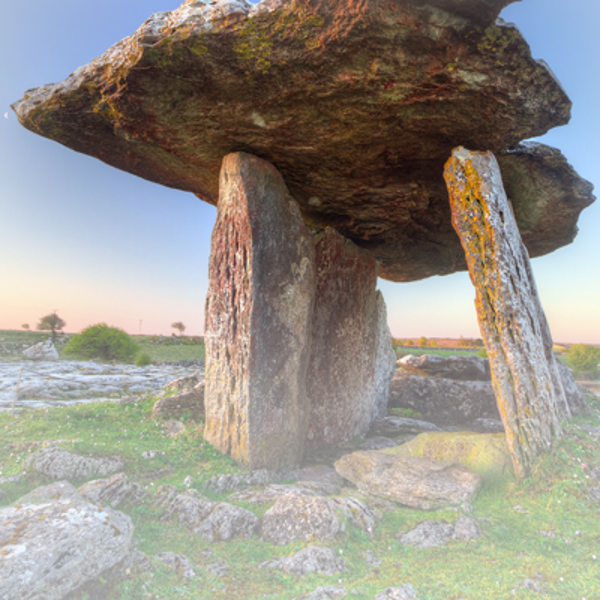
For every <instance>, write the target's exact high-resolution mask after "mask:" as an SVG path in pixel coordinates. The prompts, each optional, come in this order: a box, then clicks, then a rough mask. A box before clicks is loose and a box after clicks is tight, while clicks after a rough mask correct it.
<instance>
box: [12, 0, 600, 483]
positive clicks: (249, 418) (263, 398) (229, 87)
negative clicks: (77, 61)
mask: <svg viewBox="0 0 600 600" xmlns="http://www.w3.org/2000/svg"><path fill="white" fill-rule="evenodd" d="M510 3H511V0H483V1H481V2H477V3H467V2H464V0H431V2H428V3H427V4H426V5H423V4H422V3H419V2H414V1H413V0H399V1H397V2H391V3H390V2H384V1H383V0H371V1H369V2H356V1H354V0H350V1H344V2H342V1H340V0H331V1H330V2H327V3H317V4H315V3H312V2H309V1H308V0H289V1H283V0H263V1H262V2H260V3H259V4H256V5H251V4H249V3H247V2H246V1H245V0H231V1H224V0H216V1H215V0H210V1H209V0H188V1H187V2H184V4H182V5H181V7H179V8H178V9H176V10H174V11H171V12H161V13H155V14H154V15H152V16H151V17H150V19H148V21H146V22H145V23H144V24H143V25H142V26H141V27H140V28H139V29H138V30H137V31H136V32H135V33H134V34H133V35H131V36H130V37H128V38H126V39H124V40H122V41H120V42H118V43H117V44H115V45H114V46H112V47H111V48H110V49H109V50H107V52H105V53H104V54H103V55H102V56H100V57H98V58H97V59H95V60H94V61H92V62H91V63H90V64H88V65H86V66H83V67H81V68H79V69H77V70H76V71H75V72H74V73H72V74H71V75H70V76H69V77H68V78H67V79H65V80H64V81H63V82H60V83H58V84H53V85H45V86H42V87H40V88H37V89H35V90H29V91H28V92H26V94H25V95H24V97H23V98H22V99H21V100H20V101H18V102H16V103H15V104H14V105H13V108H14V110H15V112H16V113H17V115H18V118H19V120H20V122H21V123H22V124H23V125H24V126H25V127H27V128H28V129H30V130H32V131H34V132H36V133H38V134H40V135H43V136H45V137H49V138H51V139H53V140H56V141H58V142H60V143H61V144H64V145H66V146H68V147H70V148H72V149H74V150H77V151H79V152H83V153H86V154H89V155H91V156H94V157H96V158H99V159H100V160H102V161H104V162H106V163H108V164H110V165H113V166H115V167H117V168H119V169H122V170H125V171H128V172H130V173H133V174H135V175H138V176H140V177H143V178H145V179H149V180H151V181H155V182H156V183H160V184H162V185H166V186H169V187H172V188H176V189H181V190H187V191H190V192H192V193H194V194H196V195H197V196H198V197H199V198H200V199H201V200H204V201H206V202H209V203H211V204H213V205H216V206H217V220H216V224H215V229H214V232H213V238H212V247H211V259H210V267H209V291H208V296H207V302H206V318H205V321H206V325H205V335H206V349H207V355H206V383H205V410H206V429H205V435H206V438H207V439H208V440H209V441H210V442H211V443H213V444H214V445H215V446H216V447H217V448H219V449H220V450H222V451H223V452H227V453H229V454H231V455H232V456H233V457H234V458H235V459H236V460H237V461H238V462H240V463H242V464H246V465H249V466H250V467H252V468H261V467H268V468H272V469H277V468H282V467H284V466H292V465H296V464H298V463H299V462H300V461H301V460H302V456H303V454H304V453H305V452H306V451H307V450H311V449H315V448H319V447H321V446H324V445H329V444H337V443H340V442H343V441H345V440H348V439H351V438H353V437H354V436H356V435H361V434H364V432H366V431H367V430H368V426H369V424H370V422H371V421H372V420H374V419H375V418H377V417H378V416H381V414H382V413H383V412H384V411H385V406H386V403H387V399H388V394H389V386H390V381H391V378H392V375H393V371H394V356H393V353H392V350H391V347H390V339H389V338H390V336H389V330H388V328H387V322H386V316H385V305H384V303H383V299H382V298H381V295H380V294H379V292H377V290H376V281H377V277H378V276H379V277H382V278H384V279H388V280H391V281H397V282H402V281H414V280H419V279H423V278H426V277H430V276H433V275H443V274H448V273H452V272H455V271H458V270H464V269H465V268H469V271H470V273H471V277H472V281H473V283H474V285H475V287H476V290H477V293H478V307H481V308H480V309H478V310H479V319H480V323H481V327H482V335H483V337H484V341H485V343H486V347H487V348H488V351H489V352H490V359H491V366H492V368H491V371H492V382H493V385H494V392H495V394H496V397H497V399H498V405H499V411H500V415H501V417H502V419H503V421H504V424H505V428H506V431H507V437H508V438H510V440H511V441H510V443H509V447H510V449H511V453H512V459H513V461H514V462H515V472H517V473H518V474H520V475H523V474H525V473H526V472H527V471H528V469H529V468H530V466H531V461H532V460H533V459H534V458H535V456H536V455H537V454H538V453H539V452H540V451H542V449H543V448H546V447H547V445H548V443H549V442H550V443H551V444H552V443H554V441H555V440H556V439H558V438H559V437H560V432H561V428H560V421H561V420H562V419H564V418H568V417H569V410H568V404H567V402H566V401H565V398H564V391H563V392H561V389H560V381H559V378H558V376H557V367H556V365H555V364H554V359H553V356H552V354H551V352H549V350H548V348H549V347H550V348H551V339H550V333H549V330H548V328H547V324H546V323H545V317H543V312H542V310H541V305H540V304H539V299H538V298H537V293H536V291H535V284H534V282H533V276H532V274H531V270H530V266H529V263H528V261H529V256H540V255H543V254H547V253H549V252H552V251H554V250H556V249H557V248H559V247H561V246H564V245H565V244H568V243H570V242H571V241H572V240H573V239H574V237H575V234H576V231H577V226H576V223H577V219H578V216H579V213H580V212H581V211H582V210H583V209H584V208H585V207H586V206H588V205H589V204H590V203H591V202H593V200H594V196H593V195H592V186H591V184H589V183H588V182H586V181H584V180H583V179H581V178H580V177H579V176H578V175H577V173H575V171H574V170H573V168H572V167H571V166H570V165H569V164H568V163H567V161H566V159H565V158H564V157H563V156H562V154H561V153H560V151H558V150H556V149H554V148H550V147H548V146H545V145H542V144H537V143H531V142H523V140H527V139H530V138H533V137H536V136H540V135H543V134H544V133H545V132H546V131H548V130H549V129H550V128H552V127H555V126H559V125H564V124H566V123H567V122H568V120H569V117H570V108H571V102H570V101H569V98H568V97H567V95H566V93H565V91H564V90H563V88H562V86H561V85H560V83H559V82H558V81H557V80H556V78H555V77H554V75H553V74H552V72H551V71H550V69H549V68H548V67H547V66H546V64H545V63H543V62H542V61H536V60H533V58H532V57H531V53H530V50H529V47H528V45H527V43H526V42H525V41H524V39H523V38H522V36H521V34H520V32H519V31H518V29H517V28H516V27H515V26H514V25H511V24H509V23H505V22H504V21H502V20H501V19H499V14H500V11H501V10H502V9H503V8H504V7H505V6H506V5H508V4H510ZM449 157H451V158H450V162H448V164H447V165H446V163H447V161H448V160H449ZM445 165H446V168H445ZM449 200H450V201H449ZM473 202H474V203H475V204H473ZM474 210H475V212H473V211H474ZM475 213H476V214H477V221H476V223H475V222H474V223H473V224H470V218H471V215H472V214H475ZM477 236H479V237H477ZM503 236H504V237H503ZM501 237H503V240H504V241H502V240H500V241H499V238H501ZM497 238H498V239H497ZM477 240H480V242H481V243H480V245H478V243H477ZM480 246H481V247H480ZM482 265H484V266H485V272H484V270H483V267H482ZM510 276H512V277H513V279H514V282H513V283H510V285H504V284H505V283H506V277H509V278H510ZM521 289H523V290H526V291H524V292H523V296H522V298H521V300H520V301H518V300H517V298H516V297H515V293H516V291H520V290H521ZM509 295H511V297H510V298H508V296H509ZM509 300H510V302H509ZM529 301H531V302H533V303H534V304H533V305H532V307H531V308H530V309H527V308H526V306H525V304H526V303H527V302H529ZM519 302H520V303H519ZM513 310H515V311H517V313H518V314H517V313H513V312H511V311H513ZM494 314H496V315H497V316H498V318H499V320H496V321H495V320H494V317H493V315H494ZM515 314H516V316H515ZM548 344H550V346H549V345H548ZM530 347H531V348H532V351H531V353H530V354H529V358H528V357H527V355H528V351H527V348H530ZM513 357H516V358H514V360H513ZM533 363H535V364H533ZM538 392H539V393H538ZM524 447H526V448H524Z"/></svg>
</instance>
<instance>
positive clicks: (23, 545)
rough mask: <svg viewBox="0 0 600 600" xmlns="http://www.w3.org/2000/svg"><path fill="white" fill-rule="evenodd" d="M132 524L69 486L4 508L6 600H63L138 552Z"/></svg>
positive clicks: (2, 585)
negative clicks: (134, 548) (133, 537)
mask: <svg viewBox="0 0 600 600" xmlns="http://www.w3.org/2000/svg"><path fill="white" fill-rule="evenodd" d="M132 534H133V524H132V522H131V519H130V518H129V517H128V516H127V515H125V514H123V513H121V512H118V511H114V510H112V509H110V508H106V507H104V508H100V507H98V506H95V505H93V504H90V503H89V502H86V501H85V500H83V499H82V498H81V496H79V494H78V493H77V490H76V489H75V488H74V487H73V486H72V485H71V484H69V483H67V482H59V483H53V484H51V485H49V486H45V487H44V488H38V490H36V491H35V492H34V494H30V495H28V496H26V497H23V498H21V499H19V500H18V501H17V502H16V503H15V504H13V505H11V506H7V507H4V508H2V509H0V547H2V560H0V598H7V599H8V598H10V599H12V598H14V599H17V598H19V599H23V600H33V599H36V598H44V599H45V600H61V599H62V598H64V597H65V596H66V595H67V594H69V593H70V592H73V591H75V590H77V589H78V588H80V587H81V586H83V585H85V584H86V583H88V582H90V581H93V580H95V579H96V578H98V577H100V576H102V575H105V574H106V573H108V572H110V571H111V569H113V568H114V567H115V566H117V565H118V564H119V563H120V562H121V561H124V560H126V559H127V557H128V556H130V555H131V554H132V552H133V544H132Z"/></svg>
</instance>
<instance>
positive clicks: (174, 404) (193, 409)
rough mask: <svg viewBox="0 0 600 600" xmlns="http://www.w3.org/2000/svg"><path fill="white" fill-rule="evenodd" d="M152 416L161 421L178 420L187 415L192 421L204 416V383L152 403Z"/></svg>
mask: <svg viewBox="0 0 600 600" xmlns="http://www.w3.org/2000/svg"><path fill="white" fill-rule="evenodd" d="M152 414H153V415H154V416H155V417H161V418H163V419H179V418H181V417H183V416H184V415H189V416H191V417H193V418H194V419H200V418H202V417H203V416H204V382H203V381H201V382H200V383H198V384H197V385H196V386H195V387H194V389H193V390H191V391H189V392H179V393H178V394H175V395H174V396H166V397H164V398H160V399H159V400H157V401H156V402H155V403H154V407H153V408H152Z"/></svg>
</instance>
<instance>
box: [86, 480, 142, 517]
mask: <svg viewBox="0 0 600 600" xmlns="http://www.w3.org/2000/svg"><path fill="white" fill-rule="evenodd" d="M77 491H78V492H79V493H80V494H81V496H82V498H84V499H85V500H87V501H88V502H91V503H92V504H110V505H111V506H112V507H114V508H116V507H117V506H119V504H121V503H123V502H132V503H141V502H143V500H144V499H145V496H146V492H144V488H142V486H141V485H139V484H138V483H135V482H133V481H131V480H130V479H129V477H127V475H125V473H118V474H116V475H113V476H112V477H108V478H107V479H96V480H94V481H88V482H87V483H84V484H83V485H82V486H81V487H80V488H79V489H78V490H77Z"/></svg>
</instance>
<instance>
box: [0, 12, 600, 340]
mask: <svg viewBox="0 0 600 600" xmlns="http://www.w3.org/2000/svg"><path fill="white" fill-rule="evenodd" d="M178 5H179V3H178V1H177V0H126V1H125V2H123V0H103V1H102V2H98V1H97V0H55V1H53V2H49V1H48V0H28V1H27V2H10V3H8V2H6V3H3V6H2V19H1V20H0V329H19V328H20V327H21V325H22V324H23V323H27V324H29V325H30V327H31V328H32V329H33V328H35V325H36V324H37V322H38V321H39V319H40V318H41V317H42V316H44V315H46V314H48V313H50V312H52V311H54V310H56V311H57V314H58V315H59V316H60V317H61V318H62V319H64V320H65V321H66V323H67V325H66V328H65V329H66V331H70V332H76V331H80V330H81V329H83V328H84V327H86V326H88V325H92V324H94V323H98V322H105V323H108V324H109V325H113V326H116V327H120V328H122V329H124V330H125V331H127V332H129V333H132V334H137V333H145V334H150V333H153V334H159V333H162V334H165V335H169V334H171V333H172V332H173V330H172V329H171V323H173V322H175V321H183V323H184V324H185V325H186V332H185V333H186V334H190V335H201V334H202V332H203V322H204V298H205V295H206V289H207V273H208V257H209V251H210V235H211V230H212V226H213V224H214V220H215V216H216V209H215V208H214V207H213V206H210V205H208V204H206V203H204V202H202V201H201V200H199V199H198V198H196V197H195V196H194V195H192V194H190V193H186V192H180V191H176V190H172V189H169V188H165V187H162V186H159V185H157V184H154V183H150V182H148V181H145V180H142V179H139V178H137V177H135V176H133V175H130V174H128V173H124V172H121V171H119V170H117V169H114V168H112V167H109V166H107V165H105V164H104V163H102V162H100V161H98V160H96V159H94V158H91V157H88V156H85V155H82V154H78V153H76V152H73V151H72V150H69V149H67V148H65V147H63V146H61V145H59V144H57V143H55V142H52V141H50V140H47V139H45V138H42V137H40V136H37V135H35V134H33V133H30V132H28V131H27V130H25V129H24V128H23V127H22V126H21V125H19V123H18V121H17V119H16V116H15V115H14V113H13V112H12V110H11V109H10V104H11V103H13V102H15V101H16V100H18V99H19V98H21V97H22V95H23V93H24V92H25V91H26V90H27V89H30V88H33V87H38V86H40V85H42V84H45V83H54V82H57V81H61V80H62V79H64V78H66V77H67V76H68V75H69V74H70V73H71V72H72V71H74V70H75V69H76V68H77V67H78V66H80V65H83V64H86V63H88V62H90V61H91V60H93V59H94V58H95V57H97V56H98V55H100V54H102V53H103V52H104V51H105V50H106V49H107V48H108V47H109V46H111V45H112V44H113V43H115V42H116V41H118V40H119V39H121V38H123V37H126V36H128V35H130V34H132V33H133V32H134V31H135V30H136V29H137V28H138V27H139V26H140V25H141V24H142V23H143V22H144V21H145V20H146V19H147V18H148V17H149V16H150V15H151V14H152V13H153V12H156V11H167V10H173V9H175V8H177V6H178ZM501 16H502V18H504V19H505V20H507V21H510V22H513V23H515V24H516V25H517V26H518V27H519V29H520V30H521V32H522V33H523V35H524V37H525V39H526V40H527V41H528V42H529V44H530V46H531V49H532V54H533V56H534V58H542V59H544V60H545V61H546V62H547V63H548V64H549V65H550V67H551V68H552V70H553V71H554V73H555V74H556V75H557V77H558V78H559V80H560V81H561V83H562V84H563V86H564V88H565V89H566V91H567V93H568V95H569V97H570V98H571V100H572V101H573V111H572V119H571V122H570V124H569V125H567V126H565V127H560V128H556V129H554V130H552V131H550V132H549V133H548V134H547V135H546V136H544V137H543V138H540V140H541V141H543V142H544V143H546V144H549V145H551V146H555V147H558V148H560V149H561V150H562V152H563V153H564V154H565V156H566V157H567V159H568V160H569V162H570V163H571V164H572V165H573V166H574V167H575V169H576V170H577V171H578V173H579V174H580V175H581V176H582V177H584V178H586V179H588V180H589V181H591V182H592V183H593V184H594V185H595V187H596V190H597V193H598V195H600V170H599V168H598V166H599V165H600V144H598V133H599V131H600V111H599V105H598V97H600V78H599V77H598V76H597V65H598V64H599V62H600V36H598V34H597V23H598V22H599V21H600V3H599V2H596V1H594V0H570V1H569V2H565V0H523V1H522V2H517V3H515V4H513V5H511V6H509V7H507V8H506V9H504V11H503V12H502V15H501ZM579 227H580V233H579V235H578V237H577V238H576V239H575V242H574V243H573V244H571V245H570V246H567V247H565V248H562V249H560V250H558V251H556V252H554V253H552V254H550V255H548V256H545V257H540V258H536V259H533V261H532V265H533V270H534V274H535V277H536V281H537V286H538V291H539V293H540V297H541V299H542V304H543V306H544V309H545V311H546V315H547V317H548V321H549V323H550V327H551V330H552V333H553V337H554V339H555V340H556V341H558V342H565V343H575V342H584V343H600V201H598V202H596V203H595V204H593V205H592V206H591V207H590V208H588V209H586V210H585V211H584V212H583V213H582V215H581V218H580V221H579ZM379 288H380V289H381V290H382V293H383V295H384V297H385V299H386V303H387V307H388V321H389V324H390V328H391V331H392V334H393V335H394V336H396V337H420V336H426V337H460V336H463V337H480V333H479V328H478V325H477V317H476V313H475V308H474V297H475V291H474V289H473V287H472V285H471V283H470V281H469V278H468V275H467V274H466V273H456V274H453V275H449V276H444V277H432V278H430V279H427V280H423V281H420V282H415V283H391V282H386V281H382V280H380V282H379Z"/></svg>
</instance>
